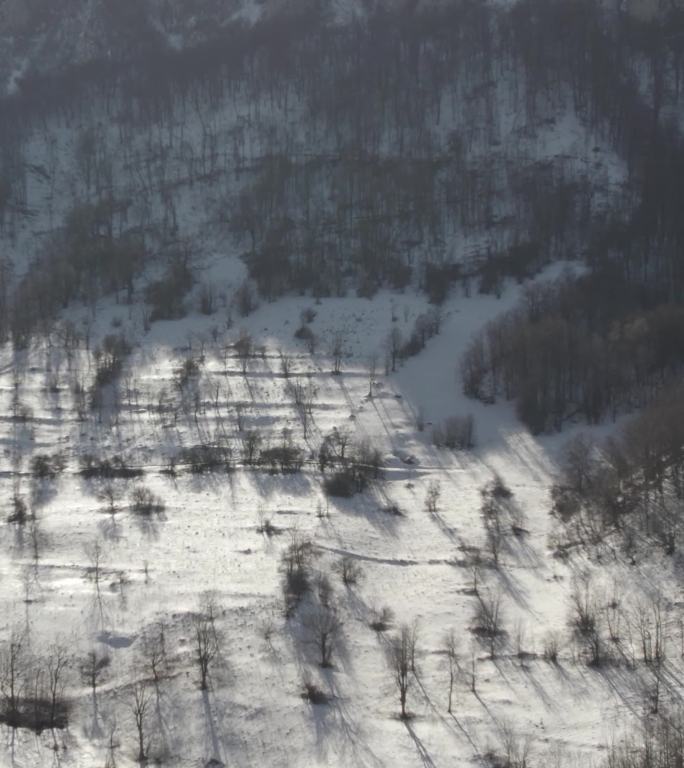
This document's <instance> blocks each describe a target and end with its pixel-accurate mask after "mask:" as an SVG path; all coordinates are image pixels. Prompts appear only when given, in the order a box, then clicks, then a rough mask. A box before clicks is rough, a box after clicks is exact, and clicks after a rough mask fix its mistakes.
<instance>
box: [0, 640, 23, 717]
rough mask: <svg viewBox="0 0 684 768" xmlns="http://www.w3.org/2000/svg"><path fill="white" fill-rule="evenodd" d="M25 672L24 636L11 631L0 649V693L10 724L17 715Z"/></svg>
mask: <svg viewBox="0 0 684 768" xmlns="http://www.w3.org/2000/svg"><path fill="white" fill-rule="evenodd" d="M25 673H26V656H25V653H24V638H23V637H22V636H20V635H17V634H15V633H12V636H11V637H10V639H9V642H8V643H7V645H6V646H5V647H4V648H2V650H0V694H1V695H2V698H3V701H4V703H5V713H6V718H7V722H8V723H9V724H10V725H11V724H12V723H13V722H16V721H17V718H18V716H19V704H20V701H21V696H22V688H23V685H24V676H25Z"/></svg>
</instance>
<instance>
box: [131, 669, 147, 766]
mask: <svg viewBox="0 0 684 768" xmlns="http://www.w3.org/2000/svg"><path fill="white" fill-rule="evenodd" d="M151 702H152V698H151V696H150V692H149V688H148V686H147V683H145V682H144V681H143V682H139V683H136V684H135V685H134V686H133V702H132V704H131V711H132V713H133V719H134V720H135V730H136V733H137V736H138V762H139V763H140V765H145V764H146V763H147V745H146V743H145V725H146V722H145V721H146V716H147V712H148V710H149V708H150V705H151Z"/></svg>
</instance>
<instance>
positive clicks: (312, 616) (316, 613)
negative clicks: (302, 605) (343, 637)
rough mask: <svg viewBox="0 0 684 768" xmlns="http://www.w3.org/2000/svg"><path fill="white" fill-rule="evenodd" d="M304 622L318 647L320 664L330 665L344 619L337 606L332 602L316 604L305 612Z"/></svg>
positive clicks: (311, 638)
mask: <svg viewBox="0 0 684 768" xmlns="http://www.w3.org/2000/svg"><path fill="white" fill-rule="evenodd" d="M303 624H304V627H305V628H306V630H307V632H308V634H309V637H310V640H311V642H312V643H314V644H315V645H316V647H317V648H318V653H319V656H320V665H321V666H322V667H329V666H330V665H331V659H332V654H333V651H334V649H335V643H336V641H337V638H338V636H339V633H340V630H341V629H342V620H341V619H340V617H339V615H338V612H337V608H336V607H335V606H334V605H332V604H328V605H323V604H319V605H316V606H314V607H313V608H312V609H310V610H309V611H308V612H307V613H306V614H305V616H304V621H303Z"/></svg>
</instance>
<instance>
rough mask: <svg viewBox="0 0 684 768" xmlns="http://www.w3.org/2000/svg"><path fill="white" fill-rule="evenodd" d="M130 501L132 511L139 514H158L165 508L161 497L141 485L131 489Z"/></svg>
mask: <svg viewBox="0 0 684 768" xmlns="http://www.w3.org/2000/svg"><path fill="white" fill-rule="evenodd" d="M131 501H132V508H133V511H134V512H137V513H138V514H140V515H153V514H159V513H161V512H163V511H164V509H165V508H166V505H165V504H164V502H163V501H162V499H161V498H160V497H159V496H157V495H156V494H154V493H152V491H151V490H150V489H149V488H146V487H145V486H143V485H140V486H138V487H137V488H135V489H134V490H133V493H132V495H131Z"/></svg>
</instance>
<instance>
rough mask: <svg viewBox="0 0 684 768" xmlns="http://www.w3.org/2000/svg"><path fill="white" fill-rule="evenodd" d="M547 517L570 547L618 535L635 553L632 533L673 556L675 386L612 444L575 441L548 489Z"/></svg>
mask: <svg viewBox="0 0 684 768" xmlns="http://www.w3.org/2000/svg"><path fill="white" fill-rule="evenodd" d="M552 498H553V504H554V506H553V509H554V513H555V514H556V515H557V516H558V518H559V519H560V520H561V521H562V522H563V525H564V530H565V536H563V537H562V538H560V539H559V540H558V541H557V550H558V552H559V553H563V552H566V551H567V549H568V548H569V547H571V546H577V545H580V544H585V543H590V544H599V543H600V542H601V541H602V540H603V538H604V537H605V534H606V533H607V532H618V533H619V534H620V535H621V536H622V539H623V542H624V546H625V548H626V549H627V550H628V551H629V552H631V553H634V551H635V546H636V534H637V532H639V533H640V534H641V536H642V537H643V536H644V535H645V536H646V537H647V539H649V540H651V541H654V542H657V543H658V544H659V545H660V546H661V547H662V548H663V550H664V551H665V552H666V553H668V554H673V553H674V552H675V551H676V550H677V549H678V547H679V545H680V542H681V531H682V523H683V522H684V521H683V520H682V499H683V498H684V397H683V393H682V389H681V386H676V387H674V388H673V389H671V390H668V391H667V392H666V393H664V394H663V395H662V396H661V397H660V398H658V400H657V401H656V402H655V403H653V405H651V406H650V407H649V408H647V409H645V410H644V411H643V412H642V413H641V414H640V415H639V416H637V417H636V418H634V419H632V420H631V421H630V422H629V423H628V424H627V425H626V426H625V427H624V429H623V430H622V432H621V433H620V435H619V436H618V437H616V438H612V439H610V440H608V441H607V442H606V443H604V444H602V445H597V444H595V443H593V442H592V441H590V440H589V439H588V438H586V437H583V436H580V437H577V438H574V439H573V440H572V441H571V442H570V443H569V444H568V445H567V446H566V451H565V459H564V462H563V467H562V473H561V477H560V478H559V481H558V482H557V483H556V485H555V486H554V488H553V490H552Z"/></svg>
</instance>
